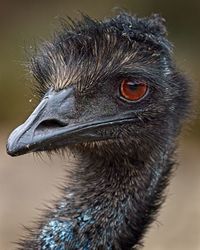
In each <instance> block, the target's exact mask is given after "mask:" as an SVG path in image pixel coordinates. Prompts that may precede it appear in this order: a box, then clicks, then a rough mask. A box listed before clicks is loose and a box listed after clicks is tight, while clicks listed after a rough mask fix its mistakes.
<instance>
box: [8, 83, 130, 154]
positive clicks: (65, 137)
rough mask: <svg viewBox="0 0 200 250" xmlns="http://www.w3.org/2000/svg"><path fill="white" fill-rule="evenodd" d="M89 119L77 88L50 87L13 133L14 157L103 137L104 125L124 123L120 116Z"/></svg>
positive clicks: (10, 140)
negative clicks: (78, 107)
mask: <svg viewBox="0 0 200 250" xmlns="http://www.w3.org/2000/svg"><path fill="white" fill-rule="evenodd" d="M77 116H79V117H77ZM83 118H84V119H83ZM88 120H89V121H87V117H81V115H80V114H78V112H77V110H76V105H75V97H74V93H73V88H68V89H64V90H61V91H59V92H56V91H53V90H50V91H49V92H48V93H47V94H46V95H45V96H44V98H43V99H42V101H41V102H40V103H39V105H38V106H37V107H36V109H35V110H34V111H33V113H32V114H31V115H30V116H29V118H28V119H27V120H26V121H25V122H24V123H23V124H22V125H21V126H19V127H17V128H16V129H15V130H14V131H13V132H12V133H11V135H10V136H9V138H8V143H7V152H8V154H9V155H11V156H17V155H22V154H25V153H28V152H36V151H44V150H51V149H57V148H60V147H63V146H67V145H69V144H75V143H80V142H84V141H91V140H102V139H105V136H104V137H102V135H101V133H98V129H99V128H100V127H101V128H102V127H104V128H105V127H110V126H112V125H115V124H120V123H122V122H124V118H123V119H120V118H119V117H116V116H115V117H111V118H99V119H95V120H94V119H88ZM127 121H130V119H127ZM109 138H111V135H109V134H108V133H107V134H106V139H109Z"/></svg>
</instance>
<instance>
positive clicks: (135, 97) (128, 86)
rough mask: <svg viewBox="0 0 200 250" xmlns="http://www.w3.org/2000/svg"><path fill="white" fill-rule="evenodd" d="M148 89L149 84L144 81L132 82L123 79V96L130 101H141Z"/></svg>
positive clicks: (121, 89) (121, 88)
mask: <svg viewBox="0 0 200 250" xmlns="http://www.w3.org/2000/svg"><path fill="white" fill-rule="evenodd" d="M147 90H148V86H147V84H146V82H144V81H136V82H131V81H127V80H123V81H122V83H121V87H120V92H121V96H122V97H123V98H125V99H127V100H129V101H139V100H140V99H142V98H143V97H144V96H145V95H146V93H147Z"/></svg>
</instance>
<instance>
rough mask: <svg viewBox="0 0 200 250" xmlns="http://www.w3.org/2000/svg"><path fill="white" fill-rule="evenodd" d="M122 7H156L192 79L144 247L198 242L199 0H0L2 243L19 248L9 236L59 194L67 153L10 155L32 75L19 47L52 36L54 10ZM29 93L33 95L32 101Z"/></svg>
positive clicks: (171, 249)
mask: <svg viewBox="0 0 200 250" xmlns="http://www.w3.org/2000/svg"><path fill="white" fill-rule="evenodd" d="M115 7H118V8H124V9H126V10H128V11H130V12H132V13H137V14H138V15H140V16H144V15H149V14H151V13H153V12H157V13H160V14H162V15H163V16H164V17H165V18H166V20H167V26H168V30H169V38H170V40H171V41H173V43H174V44H175V55H174V57H175V59H176V60H177V62H178V64H179V66H180V68H182V70H183V71H187V72H188V75H189V77H190V78H191V79H192V81H193V85H192V89H193V95H194V98H193V99H194V100H195V102H194V110H195V113H196V114H195V116H194V119H193V122H192V123H190V125H189V128H188V129H187V131H185V133H184V136H183V137H182V138H181V140H180V148H179V150H178V155H177V158H179V159H180V160H179V161H180V166H179V168H178V169H177V171H176V175H175V177H174V178H173V179H172V183H171V185H170V188H169V189H168V199H167V202H166V203H165V204H164V206H163V209H162V211H161V213H160V216H159V217H158V219H157V221H156V222H155V223H154V224H153V226H152V228H151V230H150V232H149V233H148V234H147V235H146V238H145V245H146V247H145V248H144V249H145V250H147V249H148V250H199V249H200V199H199V193H200V120H199V110H200V100H199V97H198V96H199V94H198V93H199V80H198V79H199V76H200V70H199V66H200V63H199V56H200V53H199V51H200V45H199V44H200V28H199V26H200V1H198V0H196V1H195V0H190V1H185V2H184V1H178V0H174V1H160V0H157V1H156V0H135V1H134V0H126V1H115V0H107V1H106V0H101V1H92V0H86V1H78V0H73V1H70V0H66V1H47V0H46V1H45V0H43V1H39V0H34V1H28V0H26V1H22V0H21V1H9V0H8V1H6V0H5V1H0V250H11V249H16V247H15V245H13V244H12V243H11V242H12V241H16V240H17V239H19V237H20V235H21V234H22V231H23V230H22V227H21V225H30V223H31V222H32V221H33V220H35V218H37V216H38V214H40V211H38V208H42V207H43V206H44V204H45V203H50V200H52V199H54V198H55V196H58V195H59V192H58V189H57V188H56V186H57V185H59V184H60V183H62V182H63V181H61V179H62V177H63V175H64V169H65V168H70V167H71V166H70V164H69V159H67V158H66V159H60V158H59V157H53V159H52V160H49V159H46V158H45V156H44V158H43V159H39V158H38V157H36V156H33V155H26V156H22V157H18V158H11V157H8V156H7V155H6V152H5V144H6V138H7V136H8V134H9V132H10V131H11V130H12V129H13V128H14V127H15V126H16V125H18V124H19V123H20V122H22V121H23V120H24V119H25V117H27V115H28V114H29V113H30V112H31V110H32V109H33V107H34V105H35V104H34V103H35V101H34V98H33V96H32V93H31V91H30V86H31V81H32V80H31V79H29V78H28V77H27V73H26V72H25V70H24V65H23V64H24V62H25V59H26V55H25V53H24V50H27V49H28V48H29V47H30V46H35V43H37V41H38V40H40V39H41V38H42V39H46V38H49V34H50V33H51V32H52V31H53V30H55V29H56V27H57V24H58V17H59V16H66V15H69V16H71V17H78V16H79V14H78V12H79V11H81V12H84V13H87V14H89V15H91V16H92V17H95V18H101V17H104V16H110V15H113V14H114V13H115V12H116V10H115V9H116V8H115ZM30 99H33V102H29V100H30Z"/></svg>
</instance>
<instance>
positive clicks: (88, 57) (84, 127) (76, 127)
mask: <svg viewBox="0 0 200 250" xmlns="http://www.w3.org/2000/svg"><path fill="white" fill-rule="evenodd" d="M165 33H166V31H165V27H164V25H163V19H161V18H160V17H158V16H156V15H154V16H152V17H150V18H141V19H140V18H137V17H133V16H129V15H128V14H121V15H119V16H117V17H115V18H113V19H110V20H105V21H103V22H98V21H93V20H91V19H89V18H88V17H85V18H84V20H83V21H82V22H77V23H73V24H71V25H70V26H67V27H65V28H64V31H63V32H61V33H59V34H58V35H57V36H56V38H55V39H54V41H53V42H52V43H45V44H44V45H43V46H42V48H41V49H40V50H39V51H38V53H37V55H36V56H34V58H32V60H31V71H32V72H33V75H34V77H35V78H36V80H37V82H38V88H39V91H40V94H41V96H42V100H41V102H40V103H39V105H38V106H37V108H36V109H35V111H34V112H33V113H32V114H31V116H30V117H29V118H28V119H27V121H26V122H25V123H24V124H22V125H21V126H19V127H18V128H17V129H16V130H14V132H13V133H12V134H11V135H10V137H9V140H8V145H7V150H8V153H9V154H10V155H20V154H24V153H27V152H33V151H43V150H52V149H58V148H61V147H65V146H71V145H79V146H80V145H81V146H82V147H83V146H84V147H87V146H88V147H90V148H91V147H93V146H94V145H95V146H98V147H101V146H102V145H104V146H105V145H109V148H112V147H114V148H116V147H119V148H121V147H123V146H126V147H127V145H129V143H131V145H135V146H136V148H141V149H142V150H144V149H145V148H147V147H149V148H150V147H154V146H157V145H158V144H159V142H160V141H164V140H167V138H166V137H165V139H164V138H163V136H162V135H163V133H165V132H166V131H168V130H169V129H170V130H171V132H172V134H173V131H174V130H176V129H177V128H178V127H179V124H178V123H179V122H178V121H179V120H180V117H181V116H183V114H184V110H185V105H186V102H185V100H186V87H185V82H184V79H183V78H182V77H181V76H180V75H179V74H178V73H177V72H176V70H175V67H174V65H173V63H172V61H171V56H170V44H169V42H168V41H167V39H166V38H165ZM175 110H176V112H174V111H175ZM168 134H170V133H168Z"/></svg>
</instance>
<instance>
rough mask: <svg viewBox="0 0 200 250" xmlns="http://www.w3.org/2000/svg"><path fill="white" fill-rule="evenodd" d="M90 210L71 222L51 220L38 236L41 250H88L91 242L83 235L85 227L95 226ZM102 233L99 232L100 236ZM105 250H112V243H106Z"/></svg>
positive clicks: (57, 219)
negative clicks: (76, 227)
mask: <svg viewBox="0 0 200 250" xmlns="http://www.w3.org/2000/svg"><path fill="white" fill-rule="evenodd" d="M92 214H93V213H92V210H91V209H87V210H86V211H84V212H82V213H80V215H79V216H78V217H76V218H75V219H73V220H70V219H69V220H66V221H64V220H60V219H59V218H56V217H55V218H53V219H51V220H50V221H49V222H48V224H46V225H45V226H44V227H43V229H42V231H41V234H40V236H39V240H40V241H41V243H42V244H41V245H42V247H41V249H42V250H47V249H48V250H66V249H68V250H79V249H81V250H90V249H92V248H91V241H92V240H94V239H91V238H89V236H88V235H85V234H83V231H84V229H85V228H86V227H88V226H90V225H93V224H95V221H94V219H93V216H92ZM75 225H78V230H75ZM101 233H102V232H99V235H101ZM106 249H108V250H110V249H112V243H111V242H108V243H107V246H106Z"/></svg>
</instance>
